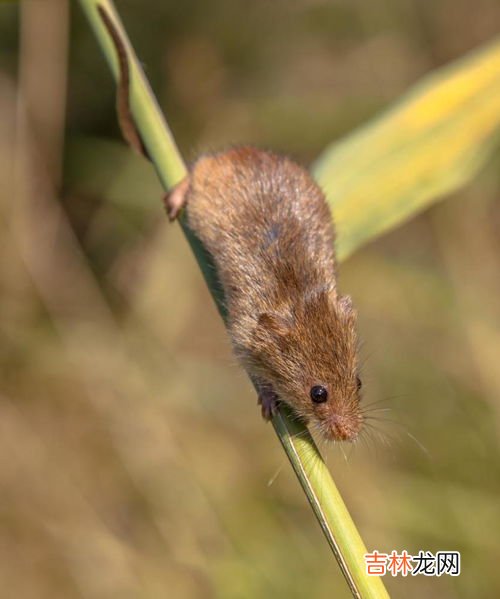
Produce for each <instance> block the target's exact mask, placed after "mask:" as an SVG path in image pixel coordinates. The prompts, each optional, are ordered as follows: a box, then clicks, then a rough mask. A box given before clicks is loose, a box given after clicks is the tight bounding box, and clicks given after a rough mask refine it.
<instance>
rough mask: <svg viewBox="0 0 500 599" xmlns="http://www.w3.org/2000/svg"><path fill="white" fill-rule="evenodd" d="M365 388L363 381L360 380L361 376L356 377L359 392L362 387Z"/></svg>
mask: <svg viewBox="0 0 500 599" xmlns="http://www.w3.org/2000/svg"><path fill="white" fill-rule="evenodd" d="M362 386H363V383H362V382H361V379H360V378H359V376H357V377H356V387H357V388H358V391H359V390H360V389H361V387H362Z"/></svg>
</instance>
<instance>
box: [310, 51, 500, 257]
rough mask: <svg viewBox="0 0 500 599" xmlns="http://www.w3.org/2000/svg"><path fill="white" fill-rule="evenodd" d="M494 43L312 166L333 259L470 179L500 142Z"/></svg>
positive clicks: (499, 65) (430, 80) (499, 76)
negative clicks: (333, 230)
mask: <svg viewBox="0 0 500 599" xmlns="http://www.w3.org/2000/svg"><path fill="white" fill-rule="evenodd" d="M499 126H500V40H499V39H496V40H495V41H494V42H493V43H490V44H489V45H487V46H486V47H484V48H482V49H480V50H476V51H474V52H472V53H471V54H470V55H468V56H467V57H466V58H463V59H461V60H459V61H457V62H456V63H454V64H452V65H450V66H448V67H446V68H443V69H441V70H439V71H436V72H435V73H433V74H431V75H429V76H428V77H426V78H425V79H424V80H423V81H422V82H420V83H419V84H418V85H416V86H415V88H414V89H413V90H411V91H410V92H409V93H408V94H407V96H406V97H405V98H403V99H402V100H401V101H400V102H399V103H398V104H397V105H396V106H395V107H394V108H392V109H391V110H389V111H388V112H387V113H386V114H385V115H383V116H382V117H380V118H378V119H377V120H376V121H374V122H373V123H369V124H368V125H366V126H364V127H361V128H360V129H359V130H357V131H355V132H354V133H352V134H351V135H349V136H348V137H347V138H345V139H342V140H341V141H339V142H337V143H334V144H333V145H331V146H330V147H328V148H327V149H326V150H325V152H324V153H323V155H322V156H320V157H319V158H318V159H317V161H316V162H315V164H314V165H313V167H312V171H313V174H314V176H315V178H316V180H317V181H318V182H319V184H320V185H321V186H322V188H323V189H324V191H325V193H326V195H327V198H328V201H329V203H330V205H331V208H332V210H333V214H334V218H335V221H336V225H337V234H338V247H337V253H338V256H339V259H344V258H345V257H346V256H348V255H349V254H351V253H352V252H353V251H354V250H355V249H357V248H358V247H360V246H362V245H363V244H365V243H366V242H367V241H369V240H370V239H373V238H375V237H377V236H379V235H380V234H381V233H383V232H385V231H388V230H389V229H392V228H394V227H396V226H397V225H398V224H400V223H402V222H404V221H406V220H408V219H409V218H411V217H412V216H413V215H415V214H417V213H418V212H420V211H421V210H423V209H424V208H426V207H427V206H429V205H430V204H432V203H433V202H436V201H437V200H438V199H440V198H442V197H443V196H444V195H445V194H448V193H450V192H452V191H454V190H455V189H457V188H459V187H460V186H461V185H464V184H465V183H467V182H468V181H470V180H471V179H472V177H473V176H474V175H475V174H476V173H477V171H478V170H479V169H480V168H481V166H482V165H483V164H484V163H485V161H486V159H487V158H488V156H489V155H490V153H491V151H492V149H493V147H494V144H495V142H496V141H497V140H498V132H499Z"/></svg>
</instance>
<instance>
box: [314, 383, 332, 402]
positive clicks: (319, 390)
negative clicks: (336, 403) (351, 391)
mask: <svg viewBox="0 0 500 599" xmlns="http://www.w3.org/2000/svg"><path fill="white" fill-rule="evenodd" d="M311 399H312V400H313V401H314V403H323V402H324V401H326V400H327V399H328V391H327V390H326V389H325V388H324V387H323V386H321V385H315V386H314V387H312V388H311Z"/></svg>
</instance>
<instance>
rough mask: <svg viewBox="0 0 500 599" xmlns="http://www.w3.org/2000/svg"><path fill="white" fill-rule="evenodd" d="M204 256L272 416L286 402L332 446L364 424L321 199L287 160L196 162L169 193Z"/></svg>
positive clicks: (231, 153)
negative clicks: (205, 252) (210, 262)
mask: <svg viewBox="0 0 500 599" xmlns="http://www.w3.org/2000/svg"><path fill="white" fill-rule="evenodd" d="M166 204H167V210H168V211H169V216H170V218H174V217H175V216H176V214H177V212H178V211H179V209H180V208H181V207H182V206H184V207H185V211H186V218H187V223H188V226H189V227H190V228H191V229H192V230H193V231H194V233H195V234H196V235H197V237H198V238H199V239H200V240H201V242H202V243H203V245H204V247H205V248H206V249H207V250H208V252H209V253H210V254H211V256H212V258H213V261H214V264H215V266H216V269H217V274H218V277H219V280H220V282H221V284H222V287H223V290H224V296H225V301H226V308H227V313H228V318H227V324H228V330H229V335H230V337H231V340H232V344H233V348H234V352H235V354H236V356H237V357H238V358H239V359H240V361H241V362H242V364H243V365H244V367H245V369H246V370H247V371H248V373H249V374H250V376H251V377H252V379H253V381H254V383H255V384H256V386H257V388H258V389H259V401H260V403H261V404H262V413H263V415H264V417H265V418H267V419H268V418H270V417H271V415H272V413H273V411H274V408H275V405H276V402H277V401H278V400H282V401H285V402H286V403H287V404H289V405H290V406H291V407H292V409H293V410H294V411H295V413H296V414H297V415H298V416H300V418H301V419H303V420H304V421H305V422H306V423H308V424H310V425H313V426H314V427H315V428H316V429H318V430H319V431H320V433H321V434H322V436H323V437H325V438H326V439H330V440H354V439H355V438H356V437H357V435H358V433H359V431H360V428H361V425H362V422H363V416H362V413H361V409H360V405H359V404H360V387H361V381H360V379H359V376H358V360H357V335H356V313H355V311H354V309H353V307H352V305H351V300H350V298H349V297H347V296H341V295H339V293H338V290H337V284H336V264H335V254H334V229H333V225H332V217H331V214H330V210H329V208H328V205H327V203H326V200H325V197H324V195H323V193H322V191H321V190H320V188H319V187H318V186H317V185H316V183H315V182H314V181H313V180H312V178H311V177H310V175H309V174H308V172H307V171H306V170H305V169H304V168H302V167H301V166H299V165H298V164H296V163H295V162H292V161H291V160H290V159H288V158H285V157H283V156H279V155H277V154H274V153H271V152H267V151H263V150H258V149H256V148H253V147H249V146H242V147H235V148H232V149H229V150H227V151H222V152H217V153H212V154H206V155H203V156H201V157H200V158H199V159H198V160H197V161H196V162H195V163H194V164H193V166H192V167H191V169H190V174H189V176H188V177H187V178H186V179H185V180H184V181H183V182H181V183H180V184H179V186H178V187H177V188H175V189H174V190H173V191H172V192H171V194H169V196H168V197H167V201H166Z"/></svg>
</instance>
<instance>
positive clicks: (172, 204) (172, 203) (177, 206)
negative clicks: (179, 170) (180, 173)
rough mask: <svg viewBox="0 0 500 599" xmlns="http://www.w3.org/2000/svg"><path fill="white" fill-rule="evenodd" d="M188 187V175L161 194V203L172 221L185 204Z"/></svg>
mask: <svg viewBox="0 0 500 599" xmlns="http://www.w3.org/2000/svg"><path fill="white" fill-rule="evenodd" d="M188 188H189V177H185V178H184V179H183V180H182V181H181V182H180V183H177V185H176V186H175V187H174V188H173V189H172V190H171V191H169V192H168V193H166V194H165V195H164V196H163V203H164V205H165V209H166V211H167V216H168V220H169V221H170V222H173V221H174V220H175V219H176V218H177V217H178V216H179V212H180V211H181V210H182V208H183V207H184V205H185V204H186V195H187V190H188Z"/></svg>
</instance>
